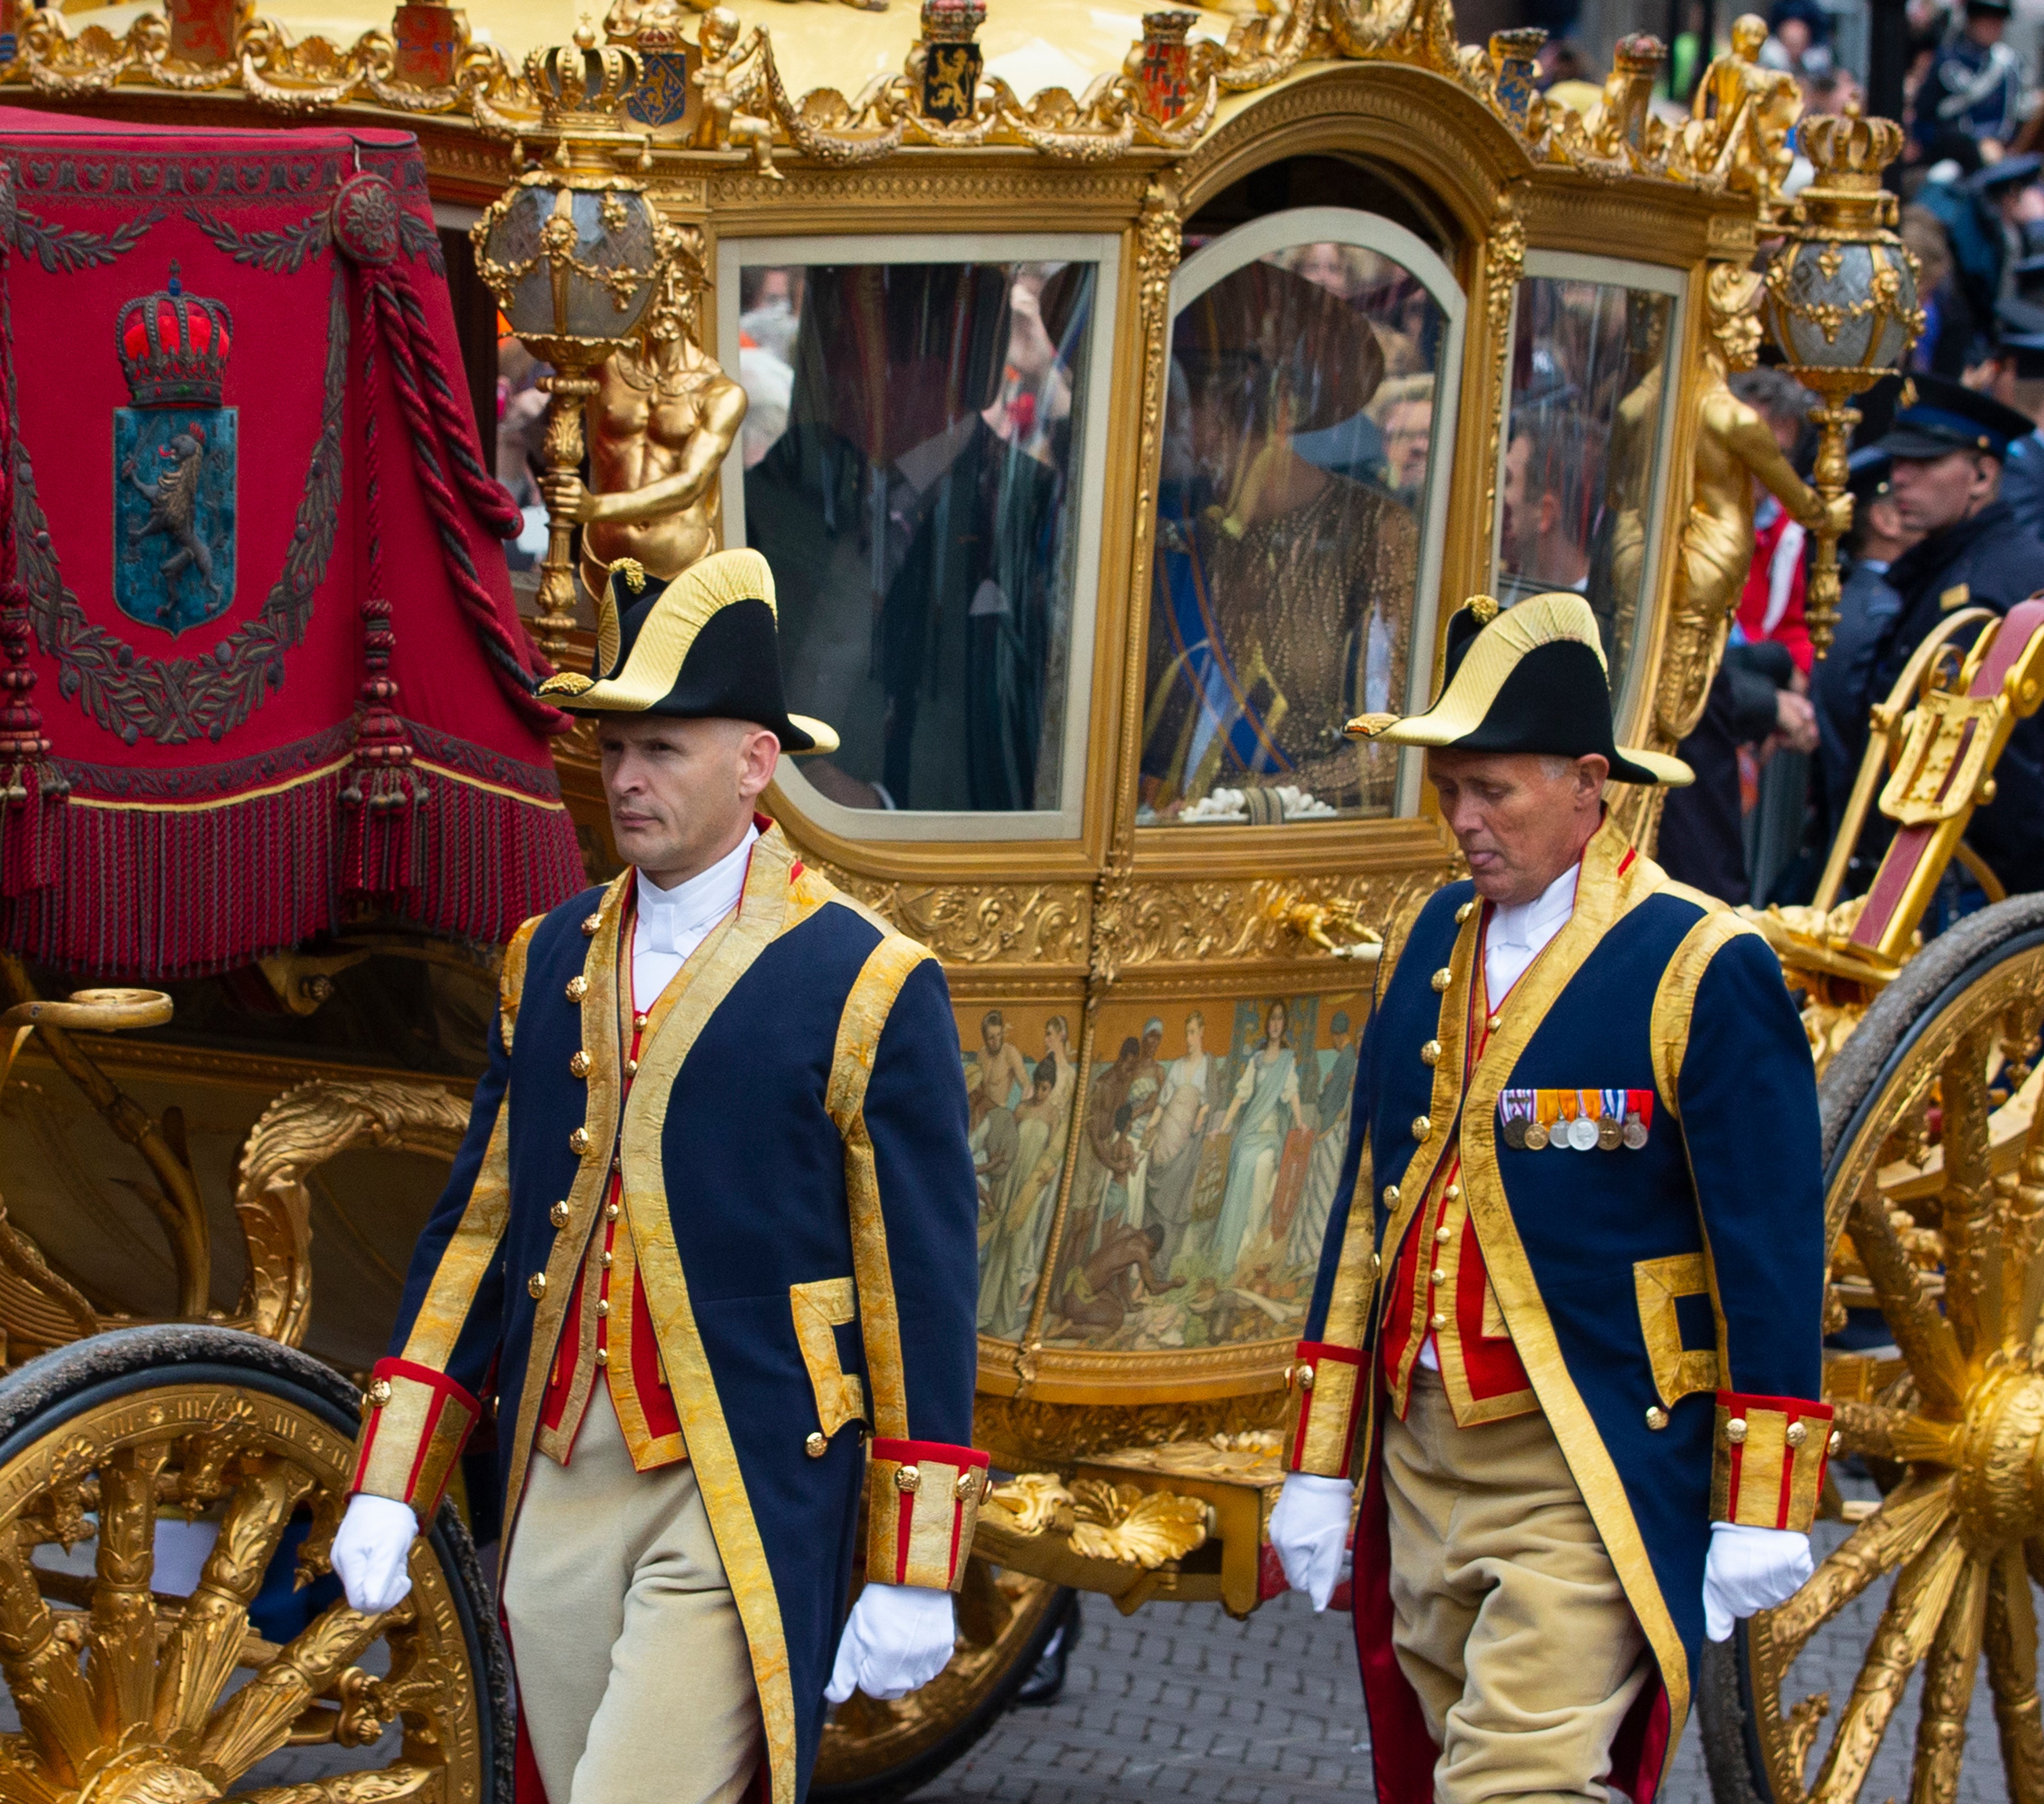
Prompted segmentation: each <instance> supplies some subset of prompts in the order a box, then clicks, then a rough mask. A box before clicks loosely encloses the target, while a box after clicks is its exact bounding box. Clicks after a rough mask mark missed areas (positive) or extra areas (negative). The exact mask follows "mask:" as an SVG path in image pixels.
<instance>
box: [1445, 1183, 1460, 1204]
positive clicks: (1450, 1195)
mask: <svg viewBox="0 0 2044 1804" xmlns="http://www.w3.org/2000/svg"><path fill="white" fill-rule="evenodd" d="M1441 1194H1442V1195H1443V1196H1445V1197H1446V1198H1447V1199H1448V1200H1449V1201H1450V1203H1459V1202H1461V1201H1462V1186H1461V1185H1460V1184H1450V1185H1449V1186H1448V1188H1447V1189H1446V1190H1444V1191H1443V1192H1441Z"/></svg>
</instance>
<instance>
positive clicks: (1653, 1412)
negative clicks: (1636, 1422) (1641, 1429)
mask: <svg viewBox="0 0 2044 1804" xmlns="http://www.w3.org/2000/svg"><path fill="white" fill-rule="evenodd" d="M1646 1426H1648V1427H1649V1428H1651V1429H1653V1430H1656V1431H1657V1432H1658V1430H1662V1429H1664V1428H1666V1426H1668V1412H1667V1411H1666V1410H1664V1409H1663V1408H1662V1407H1661V1406H1660V1405H1659V1404H1658V1403H1649V1404H1648V1405H1647V1406H1646Z"/></svg>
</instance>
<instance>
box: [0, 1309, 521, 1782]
mask: <svg viewBox="0 0 2044 1804" xmlns="http://www.w3.org/2000/svg"><path fill="white" fill-rule="evenodd" d="M358 1403H359V1394H358V1393H357V1392H356V1391H355V1388H354V1387H353V1386H352V1385H351V1384H348V1383H347V1382H346V1380H343V1379H341V1378H340V1377H338V1376H336V1375H335V1374H334V1373H333V1372H331V1371H329V1370H328V1368H325V1367H324V1366H322V1365H318V1364H317V1363H316V1362H315V1361H313V1360H311V1359H309V1358H307V1357H305V1355H304V1354H302V1353H296V1352H294V1351H293V1350H292V1349H290V1348H288V1347H283V1346H280V1345H277V1344H276V1343H275V1342H274V1341H263V1340H259V1339H258V1338H255V1336H253V1335H249V1334H238V1333H236V1332H234V1331H233V1330H228V1329H219V1328H206V1327H195V1326H165V1327H158V1328H137V1329H131V1330H125V1331H122V1332H120V1333H116V1334H102V1335H99V1336H96V1337H95V1338H92V1339H90V1340H87V1341H78V1342H75V1343H74V1344H73V1345H70V1346H67V1347H63V1348H60V1349H58V1350H57V1351H56V1352H54V1353H48V1354H46V1355H44V1357H42V1358H40V1359H37V1360H34V1361H31V1362H30V1363H29V1364H28V1365H24V1366H22V1367H21V1368H19V1369H18V1370H17V1371H15V1372H11V1373H10V1374H9V1375H8V1376H7V1377H6V1379H5V1380H0V1676H4V1678H5V1679H6V1689H7V1692H8V1694H9V1695H10V1697H11V1699H12V1702H13V1710H14V1713H15V1714H16V1715H17V1718H18V1721H19V1723H20V1731H19V1733H6V1734H0V1804H58V1801H60V1800H63V1801H68V1800H71V1799H78V1800H81V1801H90V1804H199V1801H201V1800H205V1799H211V1798H217V1797H220V1796H221V1795H223V1794H228V1795H231V1796H232V1798H236V1799H237V1800H245V1801H248V1804H394V1801H397V1800H411V1799H417V1800H420V1801H421V1804H425V1801H428V1800H430V1801H432V1804H509V1799H510V1797H511V1771H510V1769H511V1755H512V1741H511V1729H510V1723H511V1717H510V1694H509V1684H508V1682H507V1679H506V1676H505V1664H504V1660H503V1654H502V1649H501V1643H499V1641H498V1639H497V1636H496V1633H495V1629H494V1626H493V1622H492V1618H491V1614H490V1606H489V1604H488V1602H487V1594H486V1591H485V1590H484V1588H483V1586H482V1579H481V1577H480V1576H479V1574H478V1571H477V1569H476V1564H475V1556H474V1549H472V1548H471V1546H470V1545H469V1540H468V1536H467V1532H466V1531H465V1530H463V1527H462V1526H461V1522H460V1519H459V1516H458V1515H457V1514H455V1511H454V1510H453V1509H452V1508H451V1507H444V1508H443V1510H441V1512H440V1519H439V1520H438V1521H437V1522H436V1523H435V1524H434V1526H433V1529H432V1533H430V1534H428V1535H426V1536H425V1537H421V1539H420V1541H417V1543H416V1544H415V1545H413V1549H412V1556H411V1572H412V1591H411V1595H409V1597H408V1598H406V1599H405V1601H404V1602H402V1603H401V1604H400V1605H399V1606H398V1608H397V1609H396V1610H393V1611H390V1612H389V1613H388V1614H385V1615H383V1616H381V1617H374V1616H363V1615H359V1614H356V1613H355V1611H354V1610H350V1609H349V1608H348V1606H347V1605H346V1603H345V1602H339V1601H336V1602H333V1603H332V1604H329V1605H328V1606H327V1607H325V1609H324V1610H309V1609H308V1608H307V1607H306V1606H305V1605H304V1604H302V1603H301V1604H298V1606H295V1608H294V1606H293V1605H292V1603H291V1602H290V1583H291V1579H290V1572H289V1567H290V1562H291V1555H290V1546H291V1545H292V1542H293V1541H297V1542H298V1550H297V1553H296V1558H295V1577H296V1580H297V1583H298V1585H299V1586H300V1587H304V1586H305V1585H308V1584H310V1583H315V1582H317V1581H318V1580H319V1579H321V1577H322V1576H323V1575H324V1574H325V1572H326V1569H327V1568H326V1550H327V1549H328V1546H329V1545H331V1543H332V1535H333V1530H334V1529H335V1527H336V1526H337V1525H338V1523H339V1522H340V1512H341V1510H342V1509H343V1508H344V1506H345V1503H346V1501H347V1491H348V1480H349V1477H350V1475H351V1472H352V1464H353V1449H354V1441H355V1427H356V1425H357V1420H358V1415H357V1410H358ZM181 1518H182V1519H190V1520H194V1521H203V1522H206V1523H207V1524H208V1525H214V1526H217V1537H216V1538H215V1539H214V1540H213V1544H212V1547H211V1550H210V1552H209V1553H207V1554H206V1557H205V1560H204V1564H203V1566H202V1568H199V1570H198V1576H197V1583H196V1584H195V1585H194V1587H192V1588H191V1590H190V1593H189V1595H175V1590H174V1591H171V1592H166V1591H162V1590H159V1589H156V1584H155V1581H156V1579H157V1578H158V1576H159V1574H158V1572H157V1556H156V1548H157V1547H158V1545H159V1544H165V1545H167V1543H166V1542H165V1531H164V1530H163V1527H162V1526H161V1525H163V1524H166V1523H169V1522H176V1521H178V1520H179V1519H181ZM287 1537H288V1538H287ZM300 1537H302V1539H301V1538H300ZM280 1549H281V1550H282V1553H281V1554H280ZM266 1577H267V1578H268V1579H270V1580H271V1587H270V1588H269V1589H268V1590H267V1591H265V1590H264V1586H265V1579H266ZM167 1582H169V1583H172V1584H173V1586H174V1587H175V1583H176V1581H175V1579H169V1580H167ZM328 1584H329V1585H330V1584H331V1581H330V1580H329V1581H328ZM259 1591H262V1592H263V1595H264V1597H265V1599H281V1600H282V1601H281V1602H280V1604H279V1607H278V1608H276V1609H271V1608H269V1607H267V1606H263V1607H261V1608H259V1609H258V1610H257V1612H256V1615H255V1617H252V1606H254V1605H256V1604H257V1602H258V1593H259ZM294 1617H295V1618H296V1619H297V1622H302V1626H297V1622H294ZM307 1618H309V1620H308V1619H307ZM279 1622H284V1623H286V1624H290V1625H292V1626H291V1628H290V1629H289V1630H288V1631H286V1630H282V1629H280V1630H279V1633H281V1634H283V1635H284V1637H285V1638H283V1639H282V1641H281V1642H280V1641H272V1640H271V1639H269V1638H267V1636H266V1634H265V1633H264V1631H263V1626H259V1625H261V1624H267V1626H269V1627H271V1628H272V1629H276V1628H277V1626H278V1624H279ZM287 1747H288V1748H289V1749H290V1752H289V1753H288V1754H286V1756H285V1757H284V1759H283V1760H282V1761H279V1760H272V1759H271V1756H275V1755H278V1754H279V1752H280V1751H282V1750H285V1749H286V1748H287Z"/></svg>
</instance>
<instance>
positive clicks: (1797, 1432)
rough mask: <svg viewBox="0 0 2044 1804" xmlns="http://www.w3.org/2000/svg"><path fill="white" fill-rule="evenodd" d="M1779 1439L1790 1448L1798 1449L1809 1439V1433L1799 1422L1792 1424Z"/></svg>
mask: <svg viewBox="0 0 2044 1804" xmlns="http://www.w3.org/2000/svg"><path fill="white" fill-rule="evenodd" d="M1781 1438H1782V1439H1783V1440H1784V1441H1787V1442H1788V1445H1790V1446H1792V1447H1800V1446H1801V1445H1803V1443H1804V1441H1807V1440H1808V1439H1809V1438H1810V1431H1809V1430H1808V1429H1807V1428H1805V1427H1804V1426H1803V1425H1802V1423H1800V1422H1790V1423H1789V1425H1788V1430H1787V1431H1786V1432H1785V1434H1783V1435H1782V1437H1781Z"/></svg>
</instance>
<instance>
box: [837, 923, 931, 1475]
mask: <svg viewBox="0 0 2044 1804" xmlns="http://www.w3.org/2000/svg"><path fill="white" fill-rule="evenodd" d="M930 956H931V954H930V952H929V950H928V948H927V947H925V946H920V945H918V944H917V943H916V942H915V941H914V940H913V939H909V938H906V937H905V936H904V935H901V934H889V935H888V936H887V938H885V939H883V940H882V941H881V942H880V943H879V944H878V946H875V947H874V949H873V950H872V951H871V952H870V953H869V954H867V955H866V963H865V964H864V965H863V966H862V967H861V968H860V969H859V976H858V977H857V979H856V980H855V981H854V982H853V984H852V986H851V994H850V995H848V996H846V998H845V1000H844V1012H843V1014H842V1015H840V1016H839V1018H838V1026H837V1045H836V1048H835V1050H833V1051H832V1054H831V1076H830V1090H829V1092H828V1098H827V1100H826V1104H825V1106H826V1107H828V1109H829V1111H830V1115H831V1119H832V1121H834V1122H836V1123H837V1128H838V1132H839V1133H840V1134H842V1135H843V1138H844V1188H845V1197H846V1200H847V1203H848V1204H849V1206H850V1208H851V1264H852V1270H853V1272H855V1275H856V1276H857V1277H858V1280H859V1334H860V1336H861V1338H863V1341H865V1344H866V1374H867V1376H869V1377H870V1379H871V1380H872V1381H873V1431H874V1434H876V1435H878V1436H879V1437H881V1438H882V1440H887V1441H906V1440H907V1439H909V1382H908V1376H907V1374H906V1372H905V1370H904V1368H903V1366H902V1363H901V1314H900V1311H899V1307H898V1306H897V1303H896V1300H895V1296H894V1276H893V1269H892V1268H891V1267H890V1265H889V1262H888V1258H887V1221H886V1216H885V1215H883V1213H882V1210H881V1205H880V1174H879V1173H878V1171H877V1170H876V1169H875V1168H874V1161H873V1137H872V1135H871V1134H869V1133H868V1132H867V1131H866V1084H868V1083H869V1082H870V1081H871V1080H872V1077H873V1061H874V1057H876V1056H877V1055H878V1052H879V1050H880V1035H881V1032H882V1029H884V1028H885V1027H886V1025H887V1017H888V1015H889V1012H890V1011H892V1010H893V1007H894V1000H895V998H896V997H897V996H900V995H901V986H902V985H904V984H905V983H906V982H907V981H909V973H911V972H913V970H914V969H916V966H917V965H920V964H921V963H922V962H923V961H924V960H925V959H926V958H929V957H930Z"/></svg>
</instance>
